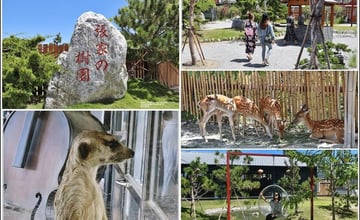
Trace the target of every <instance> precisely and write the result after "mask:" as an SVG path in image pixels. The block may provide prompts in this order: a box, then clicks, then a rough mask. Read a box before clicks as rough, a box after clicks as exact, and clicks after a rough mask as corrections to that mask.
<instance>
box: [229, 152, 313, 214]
mask: <svg viewBox="0 0 360 220" xmlns="http://www.w3.org/2000/svg"><path fill="white" fill-rule="evenodd" d="M231 155H239V156H261V157H270V156H271V157H275V156H276V157H288V156H286V155H283V154H279V155H278V154H259V153H242V152H236V151H228V152H226V200H227V220H230V219H231V185H230V175H231V174H230V156H231ZM310 179H311V182H310V188H311V199H310V207H311V210H310V211H311V213H310V214H311V220H313V219H314V218H313V216H314V213H313V212H314V209H313V193H314V181H313V179H314V178H313V168H310Z"/></svg>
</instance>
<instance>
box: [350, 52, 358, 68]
mask: <svg viewBox="0 0 360 220" xmlns="http://www.w3.org/2000/svg"><path fill="white" fill-rule="evenodd" d="M349 67H351V68H356V67H357V53H353V54H351V56H350V61H349Z"/></svg>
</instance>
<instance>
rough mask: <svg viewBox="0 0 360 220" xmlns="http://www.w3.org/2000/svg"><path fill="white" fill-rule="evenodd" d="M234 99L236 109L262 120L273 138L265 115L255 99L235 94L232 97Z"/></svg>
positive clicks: (247, 116)
mask: <svg viewBox="0 0 360 220" xmlns="http://www.w3.org/2000/svg"><path fill="white" fill-rule="evenodd" d="M232 101H233V102H234V104H235V105H236V111H237V112H238V113H239V114H240V115H242V116H244V117H246V118H250V119H254V120H256V121H258V122H260V123H261V124H262V125H263V126H264V128H265V130H266V133H267V134H268V135H269V137H270V138H272V134H271V132H270V129H269V125H268V123H267V122H266V121H265V119H264V116H263V115H262V114H261V113H260V110H259V108H258V107H257V105H256V104H255V103H254V102H253V101H251V100H250V99H248V98H246V97H243V96H235V97H234V98H232Z"/></svg>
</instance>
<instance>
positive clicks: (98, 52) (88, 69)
mask: <svg viewBox="0 0 360 220" xmlns="http://www.w3.org/2000/svg"><path fill="white" fill-rule="evenodd" d="M126 50H127V44H126V40H125V38H124V36H123V35H122V34H121V33H120V32H119V31H118V30H117V29H116V28H115V27H114V26H113V24H111V22H109V21H108V20H107V19H106V18H105V17H104V16H103V15H100V14H96V13H94V12H86V13H84V14H82V15H81V16H80V17H79V18H78V20H77V23H76V25H75V30H74V33H73V35H72V37H71V42H70V47H69V51H68V52H65V53H62V54H61V55H60V56H59V58H58V63H59V64H60V65H61V67H62V68H61V71H60V72H59V73H56V74H54V77H53V79H52V80H51V81H50V83H49V87H48V92H47V97H46V101H45V108H62V107H65V106H68V105H72V104H76V103H84V102H97V101H110V100H115V99H119V98H122V97H123V96H124V95H125V93H126V90H127V79H128V74H127V70H126V66H125V64H126Z"/></svg>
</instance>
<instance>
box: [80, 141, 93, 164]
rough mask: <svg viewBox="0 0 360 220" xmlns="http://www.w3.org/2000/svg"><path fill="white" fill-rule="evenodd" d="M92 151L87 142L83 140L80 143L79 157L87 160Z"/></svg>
mask: <svg viewBox="0 0 360 220" xmlns="http://www.w3.org/2000/svg"><path fill="white" fill-rule="evenodd" d="M90 152H91V147H90V146H89V145H88V144H87V143H85V142H82V143H80V145H79V157H80V158H81V159H83V160H85V159H86V158H87V157H88V156H89V154H90Z"/></svg>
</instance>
